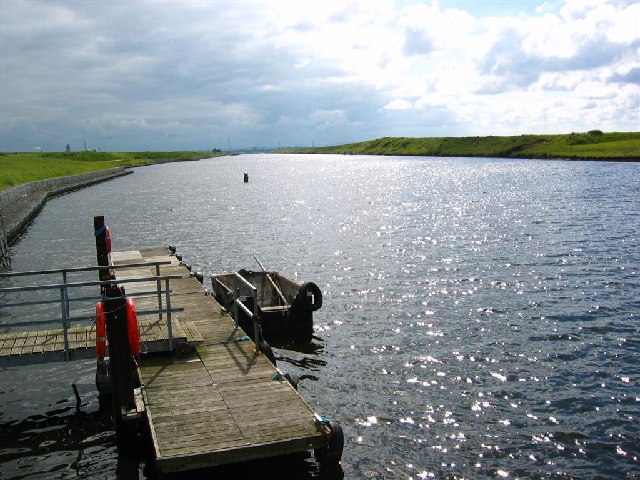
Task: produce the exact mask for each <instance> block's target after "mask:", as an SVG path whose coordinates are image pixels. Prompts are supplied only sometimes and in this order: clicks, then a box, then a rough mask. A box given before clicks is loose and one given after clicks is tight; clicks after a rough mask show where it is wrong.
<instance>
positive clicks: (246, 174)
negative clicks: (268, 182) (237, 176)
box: [244, 172, 249, 183]
mask: <svg viewBox="0 0 640 480" xmlns="http://www.w3.org/2000/svg"><path fill="white" fill-rule="evenodd" d="M244 183H249V174H248V173H246V172H245V174H244Z"/></svg>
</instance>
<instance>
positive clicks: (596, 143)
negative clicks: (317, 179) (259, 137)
mask: <svg viewBox="0 0 640 480" xmlns="http://www.w3.org/2000/svg"><path fill="white" fill-rule="evenodd" d="M278 151H279V152H282V153H337V154H347V155H411V156H436V157H499V158H558V159H572V160H617V161H633V162H637V161H640V132H611V133H605V132H601V131H600V130H592V131H590V132H587V133H570V134H565V135H520V136H505V137H495V136H489V137H425V138H408V137H385V138H379V139H377V140H370V141H366V142H359V143H351V144H347V145H338V146H330V147H312V148H283V149H280V150H278Z"/></svg>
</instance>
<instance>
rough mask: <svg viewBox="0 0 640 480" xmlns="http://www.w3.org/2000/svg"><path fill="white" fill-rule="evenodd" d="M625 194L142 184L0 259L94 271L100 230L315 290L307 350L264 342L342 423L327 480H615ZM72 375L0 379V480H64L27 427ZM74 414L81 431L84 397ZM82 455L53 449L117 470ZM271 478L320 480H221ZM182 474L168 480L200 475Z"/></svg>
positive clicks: (152, 170) (619, 459)
mask: <svg viewBox="0 0 640 480" xmlns="http://www.w3.org/2000/svg"><path fill="white" fill-rule="evenodd" d="M245 171H247V172H249V174H250V178H251V182H250V183H247V184H245V183H243V173H244V172H245ZM637 173H638V172H637V165H635V164H616V163H609V164H605V163H598V162H593V163H589V162H543V161H527V160H518V161H511V160H509V161H507V160H494V159H422V158H391V157H385V158H382V157H374V158H362V157H342V156H308V157H307V156H269V155H250V156H240V157H230V158H222V159H213V160H207V161H201V162H193V163H181V164H167V165H159V166H154V167H148V168H143V169H138V170H136V172H135V174H134V175H129V176H127V177H124V178H121V179H118V180H115V181H111V182H107V183H105V184H101V185H98V186H96V187H93V188H90V189H87V190H83V191H79V192H75V193H72V194H69V195H66V196H64V197H61V198H58V199H55V200H54V201H52V202H50V203H49V204H48V205H47V206H46V207H45V209H44V210H43V212H42V214H41V215H40V216H39V217H38V219H37V220H36V221H35V222H34V223H33V225H32V226H31V227H30V229H29V230H28V232H27V233H26V234H25V235H24V236H23V238H22V239H21V241H20V243H19V244H18V245H17V246H15V247H13V249H12V256H13V268H14V269H15V270H27V269H36V268H45V267H54V266H66V265H85V264H90V263H94V262H95V260H94V257H95V253H94V250H93V249H94V243H93V232H92V217H93V216H94V215H98V214H103V215H105V217H106V219H107V223H108V224H109V225H110V227H111V231H112V236H113V243H114V248H115V249H117V250H128V249H138V248H144V247H153V246H158V245H161V244H165V245H177V246H178V250H179V251H180V252H181V253H182V254H183V255H184V257H185V259H186V260H187V261H188V262H189V263H190V264H192V265H193V268H194V269H195V270H197V271H202V272H204V273H205V274H211V273H218V272H222V271H229V270H237V269H239V268H255V267H256V265H254V264H253V262H254V260H253V255H254V254H255V255H257V256H258V257H259V258H260V259H261V261H262V262H263V263H264V265H265V266H266V268H268V269H274V270H279V271H281V272H282V273H283V274H285V275H287V276H290V277H293V278H296V279H297V280H298V281H307V280H309V281H313V282H315V283H316V284H318V285H319V286H320V288H322V290H323V296H324V302H323V307H322V309H320V310H319V311H318V312H316V313H315V314H314V320H315V332H314V336H313V337H312V339H311V341H310V342H308V343H299V342H295V341H286V340H285V341H282V342H275V341H272V342H271V343H272V346H273V347H274V349H275V354H276V359H277V361H278V365H279V366H280V367H281V368H283V369H284V370H285V371H290V372H292V373H295V374H296V375H298V376H299V377H301V382H300V385H299V391H300V393H301V395H302V396H303V398H305V399H306V400H307V401H308V402H309V404H310V405H311V406H312V407H313V408H314V409H315V410H316V411H318V413H319V414H321V415H325V416H328V417H330V418H332V419H336V420H339V421H340V422H341V423H342V425H343V428H344V430H345V436H346V445H345V452H344V456H343V462H342V466H343V469H344V476H345V477H346V478H461V477H465V478H495V477H499V478H543V477H544V478H547V477H551V478H565V477H566V478H634V476H638V475H640V460H639V459H640V449H639V448H638V445H640V434H639V428H638V414H639V413H640V408H639V404H640V397H639V395H638V391H639V390H638V386H639V378H640V370H639V368H640V367H638V365H640V362H639V361H638V360H639V358H638V356H639V352H640V350H639V349H638V346H639V343H640V334H639V333H640V318H639V312H640V303H639V302H638V298H640V282H639V281H638V269H639V268H640V249H639V248H638V246H637V245H638V231H639V227H640V195H639V194H638V192H640V188H639V187H640V185H639V183H640V176H639V175H638V174H637ZM69 212H71V214H69ZM43 242H46V245H47V247H46V248H43ZM74 365H75V366H74V367H71V370H69V368H70V367H69V365H63V366H52V365H50V366H46V367H42V368H41V369H39V370H35V369H32V370H28V371H27V372H28V375H27V376H25V378H30V379H31V375H34V380H31V381H30V382H29V383H27V384H25V383H24V382H20V381H19V378H21V376H22V375H25V374H24V373H22V372H24V370H16V369H10V370H6V371H3V372H0V382H1V385H2V386H3V387H2V388H3V391H2V392H1V393H0V397H2V398H3V404H4V405H7V407H6V408H4V409H3V411H2V415H1V417H0V423H2V424H3V425H13V424H14V423H16V424H23V427H22V428H21V429H18V430H13V431H12V432H13V433H12V434H11V437H13V436H14V435H15V436H16V437H18V438H16V439H15V440H14V439H13V438H9V437H6V436H3V437H2V438H3V440H2V451H1V452H0V453H2V455H3V456H0V459H1V460H0V461H1V462H2V463H0V475H1V476H2V478H20V476H21V474H20V473H19V472H20V467H19V465H20V464H22V463H24V464H28V465H36V464H37V463H38V462H44V463H43V465H48V466H43V467H42V470H41V473H42V475H43V476H44V475H45V473H46V474H47V475H54V478H55V475H58V477H60V478H64V477H65V475H68V474H69V473H68V472H69V471H70V468H71V467H69V465H71V464H74V462H73V461H69V460H68V459H67V458H66V457H65V455H66V454H67V453H65V454H63V453H60V452H61V451H64V449H60V450H56V449H51V450H50V451H49V452H47V451H45V450H43V448H47V443H46V442H49V441H53V439H52V437H53V434H51V433H47V432H44V431H40V427H28V426H25V425H26V424H27V423H29V422H31V420H29V418H32V416H34V415H36V416H38V415H40V416H43V417H44V418H47V417H48V416H49V415H48V414H47V412H50V411H54V410H56V407H55V405H57V402H59V401H65V399H66V401H67V402H72V403H71V404H73V400H72V398H73V397H72V394H71V392H70V391H69V387H68V386H69V385H70V384H71V383H72V382H74V381H78V380H77V377H81V381H82V382H84V383H86V384H90V383H91V380H92V379H91V375H92V365H91V362H87V363H82V362H74ZM51 377H55V378H56V379H58V382H53V381H52V382H51V383H48V382H47V381H44V379H48V378H51ZM82 377H85V378H84V380H82ZM86 377H89V378H86ZM39 380H43V381H39ZM59 384H64V385H59ZM16 385H20V387H19V388H18V387H17V386H16ZM85 395H86V396H88V397H87V398H89V399H93V400H89V404H88V405H87V406H86V407H84V410H83V411H86V412H87V414H88V415H91V413H92V412H94V411H96V410H97V409H98V407H97V397H91V395H95V394H91V393H86V394H85ZM34 399H37V401H36V400H34ZM66 406H68V405H66ZM57 415H62V416H73V413H72V412H71V411H67V412H66V413H63V414H53V415H52V416H53V417H55V416H57ZM38 418H39V417H38ZM25 422H26V423H25ZM52 426H55V422H54V423H53V424H52ZM31 430H35V431H33V432H32V431H31ZM54 431H55V429H54ZM99 435H100V434H99V433H97V431H96V432H95V433H89V434H88V435H87V438H90V439H91V440H89V446H88V447H87V448H84V447H83V446H82V445H84V444H83V443H82V442H84V441H85V440H79V441H78V443H76V444H75V446H73V447H70V448H68V450H70V451H71V454H69V455H70V457H73V458H75V457H77V454H78V451H80V450H81V449H82V451H83V454H82V455H83V457H82V458H83V461H82V462H81V465H82V466H81V468H80V469H79V470H77V471H79V472H81V473H82V475H85V476H86V477H88V478H101V477H100V474H98V473H96V472H108V473H109V474H110V475H111V477H113V476H114V475H115V474H116V472H117V471H118V468H119V467H118V462H117V456H116V455H115V454H114V446H113V434H112V432H109V431H108V430H107V431H105V433H104V436H103V437H100V436H99ZM80 437H81V435H80V434H79V435H78V438H80ZM42 444H44V447H41V445H42ZM5 451H7V452H8V453H6V454H5V453H3V452H5ZM4 455H7V457H5V456H4ZM5 458H6V460H5ZM47 462H49V463H47ZM283 464H284V465H286V466H287V468H286V469H284V472H285V473H283V476H285V477H286V478H320V477H322V476H323V475H324V476H327V475H328V478H335V475H336V472H329V473H327V472H321V471H320V469H319V467H318V465H317V464H316V462H315V460H314V459H313V457H311V456H307V457H303V458H298V459H296V460H291V459H284V460H281V459H278V460H269V461H263V462H259V463H258V464H257V466H256V465H254V464H250V465H248V466H247V465H245V466H243V467H241V468H243V469H250V470H251V469H253V470H252V471H247V470H243V472H244V473H246V475H252V474H258V473H260V472H264V471H267V470H272V469H274V468H280V467H282V466H283ZM76 465H77V462H76ZM29 468H31V467H29ZM137 468H139V475H140V478H145V477H146V478H153V476H154V473H153V471H152V470H151V469H149V468H146V464H145V462H144V461H142V462H141V463H140V467H136V469H137ZM272 471H277V470H272ZM52 472H54V473H52ZM55 472H67V473H55ZM231 472H236V470H235V469H234V468H232V467H225V469H221V473H220V476H222V477H223V478H224V477H225V475H226V476H230V475H231ZM287 472H289V473H287ZM289 474H290V476H289ZM196 475H197V477H191V476H186V475H183V476H179V475H178V476H177V478H210V476H212V475H211V474H210V472H197V473H196ZM331 475H334V477H331ZM337 475H338V476H341V475H342V473H340V472H339V473H337Z"/></svg>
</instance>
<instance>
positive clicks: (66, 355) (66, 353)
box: [60, 285, 71, 360]
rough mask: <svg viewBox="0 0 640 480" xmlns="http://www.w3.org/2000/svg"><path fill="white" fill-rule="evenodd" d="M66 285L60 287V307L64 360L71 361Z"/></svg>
mask: <svg viewBox="0 0 640 480" xmlns="http://www.w3.org/2000/svg"><path fill="white" fill-rule="evenodd" d="M66 289H67V288H66V285H63V286H61V287H60V306H61V309H62V333H63V336H64V359H65V360H71V358H70V352H69V321H68V318H69V317H68V316H67V308H66V304H65V301H64V297H65V290H66Z"/></svg>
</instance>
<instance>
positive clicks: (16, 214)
mask: <svg viewBox="0 0 640 480" xmlns="http://www.w3.org/2000/svg"><path fill="white" fill-rule="evenodd" d="M128 173H132V172H131V170H127V169H126V168H125V167H118V168H111V169H109V170H100V171H97V172H88V173H80V174H77V175H69V176H66V177H58V178H50V179H47V180H39V181H37V182H30V183H25V184H22V185H18V186H16V187H12V188H8V189H6V190H2V191H0V237H2V238H3V239H4V240H6V241H8V243H11V242H12V241H13V240H14V239H15V238H16V237H17V236H18V235H19V234H20V232H21V231H22V230H23V229H24V227H26V226H27V225H28V223H29V221H31V219H33V217H35V216H36V215H37V213H38V212H39V211H40V209H41V208H42V206H43V205H44V204H45V203H46V202H47V200H48V199H49V198H51V197H54V196H56V195H61V194H63V193H66V192H69V191H72V190H77V189H79V188H83V187H87V186H89V185H93V184H95V183H99V182H103V181H105V180H109V179H112V178H115V177H119V176H121V175H126V174H128Z"/></svg>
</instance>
